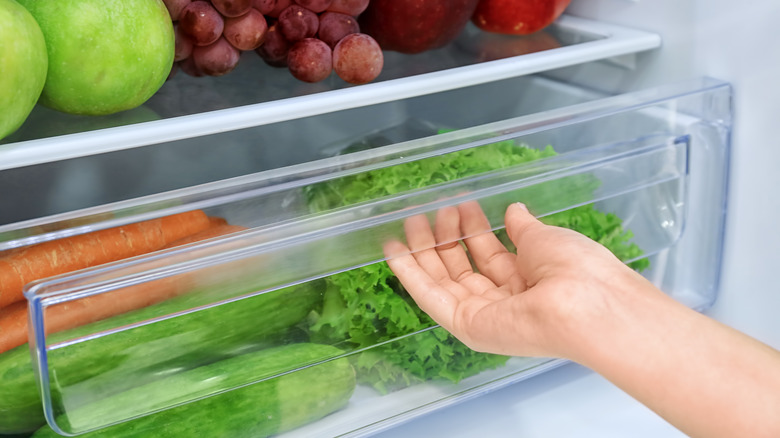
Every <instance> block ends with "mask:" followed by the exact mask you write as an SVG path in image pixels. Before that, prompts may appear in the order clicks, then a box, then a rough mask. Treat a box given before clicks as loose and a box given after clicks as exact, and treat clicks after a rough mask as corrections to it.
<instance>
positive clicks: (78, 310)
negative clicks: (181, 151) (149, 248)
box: [0, 217, 244, 354]
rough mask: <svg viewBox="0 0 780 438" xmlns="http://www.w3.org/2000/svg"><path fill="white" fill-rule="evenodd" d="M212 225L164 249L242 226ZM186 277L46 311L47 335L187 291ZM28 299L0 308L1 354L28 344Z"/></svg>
mask: <svg viewBox="0 0 780 438" xmlns="http://www.w3.org/2000/svg"><path fill="white" fill-rule="evenodd" d="M209 219H210V222H211V225H210V226H209V227H208V228H206V229H204V230H202V231H198V232H196V233H194V234H191V235H189V236H186V237H183V238H181V239H178V240H175V241H173V242H172V243H170V244H168V245H166V246H165V247H164V248H163V249H167V248H173V247H176V246H180V245H186V244H189V243H193V242H198V241H201V240H205V239H210V238H212V237H216V236H222V235H225V234H229V233H234V232H237V231H241V230H243V229H244V227H240V226H237V225H229V224H227V222H226V221H225V220H224V219H220V218H213V217H212V218H209ZM187 280H189V278H180V277H172V278H163V279H160V280H156V281H151V282H148V283H143V284H139V285H136V286H133V287H130V288H125V289H123V290H122V292H121V293H119V294H101V295H96V296H92V297H89V298H83V299H80V300H76V301H74V302H70V303H67V304H64V305H59V306H54V307H49V308H47V309H46V333H55V332H59V331H62V330H68V329H72V328H76V327H78V326H81V325H85V324H89V323H91V322H95V321H100V320H102V319H106V318H109V317H111V316H115V315H120V314H122V313H125V312H129V311H131V310H136V309H140V308H143V307H146V306H150V305H152V304H156V303H159V302H161V301H164V300H166V299H170V298H173V297H175V296H178V295H181V294H183V293H185V292H187V291H188V290H189V289H190V288H191V284H190V283H191V281H187ZM28 338H29V336H28V318H27V300H24V301H17V302H15V303H13V304H11V305H9V306H7V307H4V308H2V309H0V354H2V353H4V352H6V351H8V350H10V349H12V348H15V347H18V346H20V345H24V344H26V343H27V339H28Z"/></svg>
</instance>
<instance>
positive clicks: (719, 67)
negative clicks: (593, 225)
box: [377, 0, 780, 438]
mask: <svg viewBox="0 0 780 438" xmlns="http://www.w3.org/2000/svg"><path fill="white" fill-rule="evenodd" d="M569 12H570V13H571V14H573V15H576V16H580V17H588V18H597V19H600V20H603V21H606V22H610V23H618V24H623V25H629V26H632V27H635V28H637V29H644V30H650V31H653V32H657V33H658V34H660V35H661V37H662V39H663V44H662V47H661V49H660V50H656V51H653V52H651V53H648V54H645V55H643V56H642V57H640V62H639V64H638V66H637V68H636V69H635V70H632V71H627V72H626V74H625V75H624V76H619V77H614V76H609V77H606V78H603V77H602V78H599V77H598V74H592V73H591V72H583V71H582V70H577V69H576V68H575V69H573V71H571V72H570V73H569V74H570V76H569V77H570V78H573V79H577V80H583V81H589V82H590V83H597V84H599V86H601V87H603V88H604V89H632V88H634V87H637V86H645V85H647V84H656V83H664V82H669V81H673V80H675V79H680V78H685V77H690V76H697V75H708V76H712V77H717V78H718V79H721V80H724V81H727V82H729V83H730V84H731V85H732V86H733V87H734V102H733V105H734V113H735V116H734V130H733V133H732V135H733V136H732V151H731V169H730V177H729V192H728V210H727V211H728V213H727V219H726V234H725V247H724V257H723V266H722V274H721V283H720V288H719V291H718V297H717V299H716V301H715V303H714V305H713V307H712V308H710V309H708V310H707V311H706V313H707V314H708V315H710V316H712V317H714V318H717V319H718V320H720V321H722V322H724V323H726V324H729V325H731V326H733V327H735V328H737V329H739V330H741V331H743V332H745V333H747V334H749V335H751V336H753V337H756V338H757V339H759V340H761V341H763V342H765V343H767V344H769V345H771V346H773V347H775V348H780V318H778V316H777V312H778V311H779V310H780V283H779V282H778V279H777V275H776V273H775V271H776V267H777V266H778V265H780V255H778V251H777V249H778V248H780V232H778V231H777V230H776V225H775V222H776V221H775V219H774V217H775V215H776V214H777V212H780V194H778V192H777V190H775V188H776V187H778V186H780V173H778V172H777V171H776V170H775V166H776V163H778V162H780V140H778V137H777V134H776V126H777V114H779V113H780V83H778V80H777V78H778V77H780V37H778V35H777V32H776V20H777V19H778V18H780V4H779V3H777V2H774V1H771V0H765V1H755V2H750V4H746V3H734V2H730V1H724V0H714V1H710V0H706V1H705V0H684V1H673V0H672V1H668V0H658V1H647V0H637V1H624V0H574V1H573V2H572V5H571V7H570V9H569ZM690 226H695V225H693V224H691V225H690ZM377 436H380V437H383V438H390V437H393V438H395V437H408V436H449V437H474V436H490V437H496V438H498V437H549V436H566V437H579V436H582V437H585V436H599V437H626V436H631V437H648V438H650V437H653V438H660V437H679V436H683V435H682V433H681V432H679V431H678V430H676V429H674V428H672V427H671V426H669V425H668V424H667V423H665V422H664V421H663V420H662V419H661V418H659V417H658V416H657V415H655V414H654V413H653V412H651V411H649V410H648V409H646V408H645V407H644V406H642V405H640V404H639V403H637V402H636V401H635V400H633V399H631V398H630V397H629V396H627V395H625V394H624V393H622V392H621V391H620V390H618V389H617V388H616V387H614V386H613V385H612V384H611V383H610V382H608V381H606V380H604V379H603V378H601V377H600V376H598V375H595V374H593V373H592V372H590V371H588V370H586V369H583V368H581V367H579V366H577V365H574V364H568V365H566V366H564V367H562V368H559V369H557V370H553V371H551V372H548V373H545V374H544V375H541V376H537V377H534V378H533V379H529V380H526V381H522V382H519V383H517V384H514V385H512V386H511V387H508V388H505V389H502V390H499V391H497V392H495V393H491V394H487V395H484V396H482V397H479V398H477V399H474V400H471V401H468V402H465V403H463V404H460V405H457V406H455V407H452V408H448V409H444V410H442V411H439V412H436V413H434V414H431V415H429V416H426V417H422V418H419V419H417V420H414V421H412V422H410V423H408V424H405V425H402V426H399V427H397V428H395V429H393V430H390V431H387V432H385V433H381V434H379V435H377Z"/></svg>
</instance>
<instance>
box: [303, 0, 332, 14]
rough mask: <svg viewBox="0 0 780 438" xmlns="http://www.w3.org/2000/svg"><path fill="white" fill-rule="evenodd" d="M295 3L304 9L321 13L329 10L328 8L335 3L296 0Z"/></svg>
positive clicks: (322, 0)
mask: <svg viewBox="0 0 780 438" xmlns="http://www.w3.org/2000/svg"><path fill="white" fill-rule="evenodd" d="M294 1H295V3H298V4H299V5H301V6H303V7H304V8H306V9H308V10H310V11H312V12H316V13H318V14H319V13H320V12H322V11H324V10H325V9H328V6H330V4H331V3H332V2H333V0H294Z"/></svg>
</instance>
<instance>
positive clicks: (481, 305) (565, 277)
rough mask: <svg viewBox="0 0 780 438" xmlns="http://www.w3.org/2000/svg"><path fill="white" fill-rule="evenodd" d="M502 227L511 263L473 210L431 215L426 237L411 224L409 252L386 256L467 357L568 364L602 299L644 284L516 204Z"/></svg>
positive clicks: (390, 247) (423, 227)
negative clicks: (469, 353) (528, 358)
mask: <svg viewBox="0 0 780 438" xmlns="http://www.w3.org/2000/svg"><path fill="white" fill-rule="evenodd" d="M505 223H506V229H507V234H508V235H509V238H510V239H511V240H512V242H513V243H514V245H515V247H516V248H517V255H515V254H513V253H511V252H509V251H508V250H507V248H506V247H505V246H504V245H503V244H502V243H501V242H500V241H499V240H498V238H497V237H496V236H495V234H493V233H492V232H489V231H490V224H489V222H488V220H487V218H486V217H485V215H484V213H483V212H482V210H481V208H480V206H479V204H478V203H477V202H467V203H464V204H461V205H459V206H457V207H447V208H443V209H441V210H439V211H438V212H437V215H436V219H435V224H434V228H433V229H431V227H430V225H429V224H428V220H427V218H426V217H425V216H414V217H411V218H409V219H407V221H406V222H405V225H404V226H405V232H406V237H407V242H408V247H407V246H405V245H404V244H402V243H400V242H397V241H395V242H390V243H388V244H387V245H386V246H385V252H386V254H387V255H388V257H389V259H388V264H389V265H390V268H391V269H392V270H393V272H394V273H395V274H396V276H397V277H398V278H399V280H400V281H401V283H402V284H403V286H404V287H405V288H406V290H407V291H408V292H409V294H410V295H411V296H412V298H413V299H414V300H415V301H416V302H417V304H418V305H419V306H420V308H421V309H422V310H423V311H425V312H426V313H428V314H429V315H430V316H431V317H432V318H433V319H434V320H435V321H436V322H437V323H439V324H440V325H441V326H442V327H444V328H445V329H446V330H447V331H449V332H450V333H452V334H453V335H455V337H457V338H458V339H459V340H461V341H462V342H464V343H465V344H466V345H468V346H469V347H470V348H472V349H474V350H477V351H484V352H491V353H497V354H506V355H513V356H545V357H565V358H569V359H575V360H576V358H577V355H578V352H579V349H581V348H582V347H584V346H583V345H582V344H583V343H587V342H588V339H587V338H586V337H584V336H583V333H586V332H587V330H588V324H589V321H592V320H593V319H594V318H601V317H603V316H604V315H605V312H608V311H609V309H608V308H607V307H608V306H609V304H608V303H609V301H610V299H612V297H611V296H609V295H614V294H616V293H618V292H619V291H620V290H622V289H625V288H630V287H634V286H635V285H637V284H640V283H641V284H645V283H646V284H649V283H647V282H646V281H645V280H644V278H642V277H641V276H640V275H639V274H637V273H636V272H634V271H633V270H631V269H630V268H628V267H626V266H625V265H624V264H623V263H622V262H620V261H619V260H618V259H617V258H616V257H615V256H614V255H612V253H611V252H609V250H607V249H606V248H604V247H603V246H601V245H599V244H597V243H595V242H593V241H592V240H590V239H588V238H587V237H585V236H583V235H581V234H579V233H576V232H574V231H571V230H568V229H563V228H558V227H553V226H548V225H545V224H543V223H542V222H540V221H539V220H537V219H536V218H534V217H533V216H532V215H531V214H530V213H528V211H527V210H526V209H525V207H524V206H523V205H521V204H513V205H511V206H510V207H509V208H508V209H507V212H506V217H505ZM461 240H462V242H463V243H465V246H466V247H467V248H468V254H467V253H466V250H465V248H464V247H463V245H461V243H460V241H461ZM436 245H439V246H436ZM410 251H411V254H410V253H409V252H410ZM469 254H470V256H471V258H472V259H473V262H474V265H475V266H476V271H475V270H474V268H473V267H472V264H471V261H470V260H469Z"/></svg>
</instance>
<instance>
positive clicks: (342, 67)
mask: <svg viewBox="0 0 780 438" xmlns="http://www.w3.org/2000/svg"><path fill="white" fill-rule="evenodd" d="M383 66H384V56H383V54H382V49H381V48H380V47H379V44H378V43H377V42H376V41H375V40H374V39H373V38H371V37H370V36H368V35H366V34H363V33H353V34H351V35H347V36H345V37H344V38H342V39H341V41H339V43H338V44H336V48H334V49H333V69H334V70H335V71H336V74H337V75H339V77H340V78H341V79H343V80H344V81H346V82H349V83H350V84H365V83H367V82H371V81H373V80H374V79H376V77H377V76H379V73H381V72H382V67H383Z"/></svg>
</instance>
